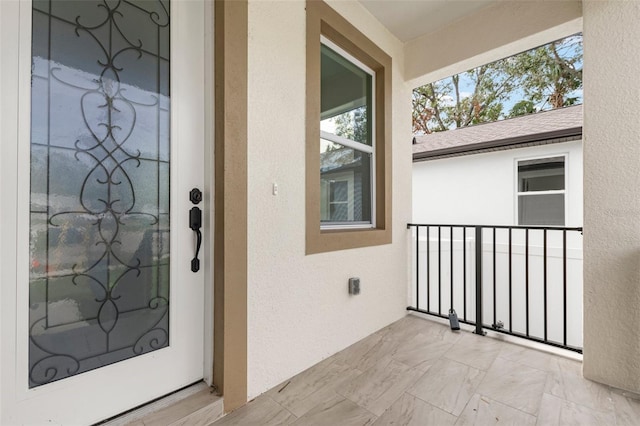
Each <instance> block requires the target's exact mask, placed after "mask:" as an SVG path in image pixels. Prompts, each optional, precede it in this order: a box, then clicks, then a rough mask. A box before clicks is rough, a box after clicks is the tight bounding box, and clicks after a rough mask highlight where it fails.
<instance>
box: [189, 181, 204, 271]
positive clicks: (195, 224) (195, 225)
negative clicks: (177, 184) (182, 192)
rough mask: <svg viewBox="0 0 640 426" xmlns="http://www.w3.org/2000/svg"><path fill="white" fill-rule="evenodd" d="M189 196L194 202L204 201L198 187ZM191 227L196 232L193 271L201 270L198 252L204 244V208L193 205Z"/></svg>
mask: <svg viewBox="0 0 640 426" xmlns="http://www.w3.org/2000/svg"><path fill="white" fill-rule="evenodd" d="M189 198H190V199H191V202H192V203H193V204H198V203H199V202H200V201H202V192H200V190H198V189H197V188H193V189H192V190H191V192H190V193H189ZM189 228H191V229H192V230H193V232H195V233H196V255H195V256H194V257H193V259H191V271H192V272H198V271H199V270H200V259H198V254H199V253H200V246H201V245H202V232H201V231H200V228H202V210H200V208H199V207H191V210H189Z"/></svg>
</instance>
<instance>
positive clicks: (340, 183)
mask: <svg viewBox="0 0 640 426" xmlns="http://www.w3.org/2000/svg"><path fill="white" fill-rule="evenodd" d="M369 169H370V168H369V167H368V162H366V161H365V162H364V166H363V161H362V154H360V153H358V152H356V151H354V150H352V149H345V148H339V149H336V150H333V151H326V152H323V153H321V154H320V191H321V193H320V197H321V203H320V205H321V208H322V210H321V214H320V220H321V221H322V222H323V223H336V222H345V221H348V222H363V221H365V220H367V218H370V217H371V212H370V209H367V208H366V206H368V205H369V201H368V200H369V199H370V198H371V196H370V192H371V189H370V185H369V184H368V182H369V179H366V178H365V179H364V180H363V175H364V176H368V175H369V174H370V173H371V172H370V170H369ZM363 197H364V199H363ZM363 206H364V207H365V210H364V211H363Z"/></svg>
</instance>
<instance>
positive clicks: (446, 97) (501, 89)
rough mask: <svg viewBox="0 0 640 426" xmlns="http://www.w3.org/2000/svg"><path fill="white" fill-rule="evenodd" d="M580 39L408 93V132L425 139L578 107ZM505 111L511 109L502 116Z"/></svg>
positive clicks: (486, 66)
mask: <svg viewBox="0 0 640 426" xmlns="http://www.w3.org/2000/svg"><path fill="white" fill-rule="evenodd" d="M581 67H582V36H581V35H578V36H572V37H567V38H565V39H563V40H559V41H556V42H553V43H550V44H548V45H545V46H541V47H539V48H537V49H533V50H530V51H527V52H523V53H521V54H519V55H515V56H512V57H509V58H505V59H502V60H499V61H496V62H492V63H490V64H486V65H483V66H480V67H478V68H475V69H472V70H469V71H466V72H464V73H461V74H456V75H454V76H451V77H448V78H445V79H443V80H440V81H436V82H434V83H429V84H426V85H424V86H421V87H418V88H417V89H415V90H414V91H413V131H414V133H416V134H428V133H432V132H441V131H445V130H449V129H456V128H460V127H466V126H470V125H473V124H479V123H487V122H492V121H496V120H499V119H503V118H508V117H516V116H519V115H524V114H529V113H532V112H535V111H539V110H541V109H549V108H560V107H562V106H568V105H573V104H575V103H578V102H579V101H580V97H579V96H575V95H572V94H573V93H574V92H575V91H576V90H578V89H580V88H581V87H582V69H581ZM505 105H507V106H509V105H512V106H511V108H510V109H509V110H508V111H505Z"/></svg>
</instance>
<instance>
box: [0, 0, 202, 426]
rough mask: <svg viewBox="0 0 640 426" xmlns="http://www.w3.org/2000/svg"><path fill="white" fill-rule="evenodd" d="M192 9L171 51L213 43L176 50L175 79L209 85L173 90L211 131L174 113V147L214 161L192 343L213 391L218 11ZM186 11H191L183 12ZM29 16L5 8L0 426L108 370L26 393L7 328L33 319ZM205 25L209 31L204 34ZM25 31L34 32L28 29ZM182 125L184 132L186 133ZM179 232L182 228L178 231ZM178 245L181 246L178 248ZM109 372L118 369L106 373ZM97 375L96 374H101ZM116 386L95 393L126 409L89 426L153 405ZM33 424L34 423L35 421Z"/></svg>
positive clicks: (8, 0)
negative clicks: (192, 146) (193, 141)
mask: <svg viewBox="0 0 640 426" xmlns="http://www.w3.org/2000/svg"><path fill="white" fill-rule="evenodd" d="M179 1H181V0H173V2H174V3H173V4H174V5H175V4H176V2H179ZM189 3H190V4H192V7H190V12H184V13H185V16H184V18H185V21H188V22H190V24H189V25H188V26H182V28H181V29H182V31H180V28H179V27H178V26H177V25H175V24H174V27H173V29H172V34H171V38H172V44H173V45H177V43H179V39H180V38H181V37H186V35H187V34H188V33H190V32H192V31H194V25H200V26H202V28H201V29H202V31H203V32H204V34H206V35H210V36H211V37H206V41H205V39H203V38H202V37H199V40H198V41H197V43H196V44H191V46H190V49H189V50H191V51H192V56H190V58H191V59H190V60H189V61H180V60H176V56H175V54H176V53H177V49H173V52H174V53H172V55H173V60H172V63H171V68H172V75H173V76H177V75H185V74H181V72H185V70H187V71H188V70H192V69H194V67H195V68H197V69H199V70H201V72H202V79H201V81H200V82H199V81H197V80H198V79H194V80H195V81H185V82H181V83H178V84H176V82H172V94H173V95H174V96H175V94H176V93H179V92H180V91H181V90H183V89H184V90H186V91H188V92H189V93H196V94H197V95H196V96H199V99H198V102H199V103H200V104H201V105H202V108H201V109H200V110H201V113H202V116H201V117H199V119H200V120H202V122H203V123H207V124H206V128H205V126H204V125H203V126H198V127H200V128H199V129H194V128H192V127H193V126H188V125H187V126H185V125H184V123H185V122H187V120H188V117H178V118H177V119H176V117H174V116H175V113H172V140H173V141H174V142H175V141H176V140H179V139H183V140H184V139H187V138H201V140H204V141H205V153H204V154H205V158H206V159H207V160H206V161H205V180H204V191H203V192H204V195H205V196H204V205H203V206H202V208H203V210H204V221H205V222H204V225H205V228H204V233H205V235H206V237H205V239H204V240H205V242H204V247H203V249H204V252H203V255H202V258H203V259H205V260H204V261H203V262H202V268H203V270H202V271H201V274H203V275H204V277H205V280H204V282H205V283H206V284H205V290H204V300H200V301H199V302H200V303H202V304H203V306H204V310H205V313H204V318H202V320H203V326H204V327H203V329H202V333H197V334H198V335H197V336H195V337H194V336H192V337H190V339H192V340H193V339H194V338H195V339H197V340H198V347H201V349H200V350H202V351H203V356H204V359H203V362H202V365H199V366H197V370H198V372H197V373H196V375H195V376H194V377H193V379H195V380H197V379H198V378H204V379H205V380H206V381H207V382H208V383H211V380H212V365H213V303H212V301H213V296H212V294H213V284H212V283H213V279H212V277H213V271H212V267H213V265H212V261H211V259H213V255H212V248H213V244H212V243H210V242H211V241H212V236H213V235H212V233H213V229H212V228H213V227H212V226H211V224H212V218H211V216H212V214H210V213H212V211H213V209H212V193H213V144H212V140H213V120H212V119H208V120H205V115H204V114H207V116H208V117H213V72H212V68H213V41H212V34H213V31H212V29H213V6H212V4H209V1H206V2H205V1H201V2H200V3H198V6H196V7H195V9H194V7H193V4H194V3H195V2H193V1H192V0H190V1H189ZM176 10H177V8H176V7H172V20H174V22H175V21H177V19H178V18H179V15H180V13H182V12H180V13H178V14H176ZM182 10H183V11H184V9H182ZM25 11H28V13H29V16H28V17H25V13H26V12H25ZM30 13H31V6H30V1H29V0H20V1H19V0H2V1H0V47H1V51H2V55H1V57H0V106H1V107H2V114H0V136H1V138H2V143H1V144H0V200H2V204H1V205H0V241H1V242H2V244H1V245H0V271H1V272H0V318H1V319H2V320H1V321H0V332H1V339H0V394H1V395H2V397H1V398H0V419H1V420H0V423H3V421H2V420H5V421H6V419H12V418H14V419H16V418H17V417H14V416H15V415H16V405H15V404H16V403H19V402H20V401H25V400H29V399H31V398H34V395H37V394H38V393H52V394H54V393H56V392H57V391H58V390H59V389H60V388H64V387H66V386H67V383H72V382H74V381H78V380H80V379H79V378H81V377H83V376H84V377H88V376H89V375H94V376H96V377H97V374H98V373H97V372H99V371H100V370H102V368H101V369H98V370H94V371H90V372H87V373H83V374H81V375H78V376H73V377H69V378H67V379H64V380H61V381H59V382H55V383H52V384H50V385H45V386H41V387H38V388H35V389H31V390H29V389H27V388H26V387H25V386H24V383H20V380H21V379H20V377H19V375H18V371H24V370H21V369H20V367H21V364H22V365H25V364H26V361H25V360H21V359H20V357H19V356H18V354H17V349H16V348H17V347H19V345H21V344H22V345H23V346H24V339H25V336H23V335H21V334H19V331H20V327H19V326H16V325H15V320H12V321H7V320H6V319H7V318H9V319H10V318H14V319H15V318H20V317H21V315H22V319H20V320H19V321H22V322H23V323H24V321H25V315H26V314H23V313H21V312H20V311H19V310H18V309H17V306H19V305H20V306H25V311H26V306H27V305H25V304H23V303H20V302H19V299H24V296H23V295H24V292H22V296H21V295H20V292H18V291H17V283H18V282H19V280H20V279H21V275H22V276H23V277H24V276H25V274H24V272H20V271H19V268H18V267H17V265H18V264H23V263H24V262H23V261H24V259H25V253H24V251H23V252H22V253H21V252H20V251H19V250H18V251H17V250H16V247H17V246H18V243H20V238H24V236H25V235H28V234H24V232H21V231H22V229H24V228H25V222H26V229H28V223H29V220H28V218H26V219H25V218H24V216H25V215H24V212H22V213H21V212H19V211H18V210H17V208H16V206H18V205H23V206H24V205H28V202H29V194H28V193H26V194H25V193H21V192H19V190H18V185H17V184H16V181H18V180H24V179H25V176H26V179H27V180H28V176H29V173H28V170H27V171H25V170H23V169H22V170H20V169H19V168H18V161H17V160H18V159H22V158H25V155H26V158H28V155H29V154H28V151H29V145H30V144H29V132H28V130H27V131H26V134H25V129H29V117H30V96H29V93H30V92H29V87H30V72H29V71H28V70H29V69H30V64H31V48H30V43H31V37H30V32H31V20H30ZM21 14H22V15H21ZM187 14H189V16H187ZM16 17H19V18H16ZM198 18H199V19H198ZM205 21H206V24H205ZM183 22H184V21H183ZM205 25H206V26H207V28H205ZM25 26H26V27H28V28H25ZM25 34H26V36H25ZM194 51H196V52H199V55H193V52H194ZM205 71H206V74H205ZM205 75H206V77H205ZM176 80H177V79H176ZM198 84H200V85H199V86H198V87H197V89H195V90H194V87H193V86H197V85H198ZM186 86H191V87H186ZM203 86H204V87H203ZM25 88H26V91H25ZM203 89H204V90H203ZM172 103H174V104H175V101H174V100H172ZM181 123H182V124H183V125H182V126H181ZM16 140H18V141H20V143H18V144H16V143H11V142H12V141H16ZM174 146H176V145H174ZM176 151H177V149H175V148H174V149H173V150H172V152H174V153H175V152H176ZM172 158H173V154H172ZM25 173H26V175H25ZM173 175H174V173H172V183H173V179H174V178H173ZM195 185H197V184H194V186H195ZM182 195H183V194H178V193H175V192H174V196H173V197H172V211H174V210H173V209H174V208H181V209H185V210H186V209H188V208H189V207H190V205H188V204H187V203H188V200H187V201H185V200H186V198H185V200H179V198H180V196H182ZM178 200H179V201H178ZM172 222H173V221H172ZM16 224H18V226H16ZM172 224H173V223H172ZM173 226H176V225H175V224H173ZM185 228H186V224H185ZM183 235H184V234H183ZM186 235H188V237H189V241H186V240H185V238H183V240H185V241H182V242H181V245H180V247H182V246H184V245H185V244H186V245H187V246H188V247H189V251H191V250H193V248H192V245H193V244H192V242H191V235H190V234H188V233H187V234H186ZM177 240H178V238H175V237H174V238H172V252H173V253H175V252H176V251H177V250H180V248H178V241H177ZM174 241H175V244H176V245H174ZM23 246H24V244H23ZM26 256H28V253H26ZM27 258H28V257H27ZM173 277H174V274H173V273H172V279H173ZM172 282H173V283H174V285H176V280H175V279H173V280H172ZM23 301H24V300H23ZM172 305H175V303H173V302H172ZM170 306H171V305H170ZM174 318H175V315H174ZM22 328H24V327H22ZM174 335H175V333H174ZM21 340H22V343H21ZM156 355H157V354H155V353H154V352H152V353H149V354H146V355H142V356H139V357H136V358H132V359H130V360H127V361H125V362H131V363H132V364H133V366H132V368H131V371H132V373H133V372H135V371H136V364H138V365H139V364H141V363H143V362H145V363H146V362H153V359H154V358H156ZM114 365H117V364H114ZM12 367H13V368H12ZM109 367H111V366H108V367H104V368H109ZM94 372H96V373H95V374H94ZM134 375H135V374H134ZM23 382H24V380H23ZM161 382H162V380H160V381H159V383H149V386H150V387H153V388H155V389H157V392H156V395H155V396H154V397H157V396H161V395H163V394H166V393H168V392H171V391H172V390H175V389H168V388H167V389H164V388H163V387H162V383H161ZM117 384H118V383H117V380H112V381H111V382H107V383H105V382H104V381H102V382H101V381H96V386H101V387H105V386H107V387H109V386H111V387H112V389H113V394H114V399H115V400H118V401H119V402H116V403H114V406H119V407H120V408H115V409H113V410H111V411H109V410H107V411H105V413H102V414H96V416H95V418H92V419H90V420H89V421H99V420H102V419H104V418H106V417H109V416H110V415H114V414H117V413H118V412H120V411H122V410H126V409H128V408H132V407H133V406H136V405H139V404H140V403H144V402H145V400H148V399H149V398H148V397H146V398H145V400H136V399H135V398H134V397H132V396H131V395H128V396H127V392H126V391H125V392H121V391H120V390H119V389H118V387H117ZM185 384H186V383H185ZM77 397H78V399H77V400H76V401H74V404H73V405H71V406H70V411H73V410H75V409H76V407H78V405H80V406H82V405H83V404H85V403H86V404H88V403H89V402H90V400H91V398H90V397H88V396H86V395H77ZM71 407H73V408H71ZM41 408H42V410H43V412H46V410H47V407H46V406H43V407H41ZM18 410H19V408H18ZM32 418H33V419H35V418H36V417H32ZM72 419H73V418H72ZM26 421H27V422H29V421H30V420H29V417H27V418H26ZM67 421H68V419H67ZM63 422H65V421H63Z"/></svg>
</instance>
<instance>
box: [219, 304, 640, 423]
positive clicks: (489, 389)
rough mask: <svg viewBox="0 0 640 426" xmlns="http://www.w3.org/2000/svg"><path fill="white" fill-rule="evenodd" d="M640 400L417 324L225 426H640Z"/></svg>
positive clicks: (572, 369)
mask: <svg viewBox="0 0 640 426" xmlns="http://www.w3.org/2000/svg"><path fill="white" fill-rule="evenodd" d="M636 398H638V396H637V395H629V394H625V393H624V392H622V391H619V390H616V389H613V388H610V387H608V386H604V385H600V384H597V383H594V382H591V381H589V380H586V379H584V378H583V377H582V374H581V364H580V363H579V362H577V361H573V360H570V359H567V358H563V357H560V356H556V355H551V354H547V353H544V352H540V351H536V350H533V349H528V348H525V347H522V346H518V345H514V344H510V343H505V342H502V341H499V340H495V339H491V338H489V337H481V336H477V335H475V334H472V333H469V332H464V331H460V332H452V331H451V330H450V329H449V327H447V326H446V325H442V324H440V323H437V322H434V321H430V320H427V319H423V318H419V317H417V316H414V315H408V316H407V317H405V318H404V319H402V320H400V321H397V322H395V323H393V324H391V325H390V326H388V327H386V328H384V329H382V330H380V331H378V332H376V333H374V334H372V335H370V336H368V337H366V338H365V339H363V340H361V341H360V342H358V343H356V344H354V345H352V346H350V347H348V348H347V349H345V350H343V351H342V352H339V353H337V354H335V355H334V356H332V357H330V358H328V359H326V360H324V361H322V362H320V363H318V364H316V365H314V366H313V367H311V368H310V369H308V370H306V371H304V372H302V373H300V374H298V375H297V376H295V377H292V378H291V379H289V380H287V381H285V382H283V383H282V384H280V385H278V386H276V387H275V388H273V389H271V390H270V391H268V392H266V393H265V394H263V395H261V396H260V397H258V398H256V399H255V400H254V401H252V402H250V403H248V404H247V405H245V406H244V407H242V408H240V409H238V410H236V411H234V412H233V413H231V414H229V415H227V416H226V417H224V418H222V419H220V420H218V421H217V422H215V423H214V424H215V425H216V426H218V425H261V426H262V425H288V424H296V425H331V426H333V425H340V426H348V425H371V424H375V425H438V426H439V425H492V424H512V425H573V424H575V425H612V426H613V425H640V400H639V399H636Z"/></svg>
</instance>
